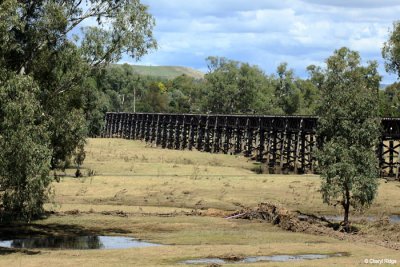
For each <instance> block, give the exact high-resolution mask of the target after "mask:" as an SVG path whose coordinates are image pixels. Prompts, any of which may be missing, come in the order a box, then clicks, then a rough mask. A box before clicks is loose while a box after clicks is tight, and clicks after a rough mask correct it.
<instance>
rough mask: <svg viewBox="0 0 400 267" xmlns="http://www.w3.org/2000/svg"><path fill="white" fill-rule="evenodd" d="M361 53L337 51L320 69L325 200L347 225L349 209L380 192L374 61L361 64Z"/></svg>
mask: <svg viewBox="0 0 400 267" xmlns="http://www.w3.org/2000/svg"><path fill="white" fill-rule="evenodd" d="M360 61H361V59H360V56H359V54H358V53H357V52H354V51H351V50H349V49H347V48H341V49H339V50H336V51H335V52H334V54H333V55H332V56H331V57H329V58H328V59H327V68H326V69H325V70H320V72H319V74H320V76H319V77H322V78H321V79H320V82H321V90H322V94H321V104H320V106H319V109H318V115H319V116H320V118H319V121H318V135H319V136H320V139H321V141H322V147H321V148H320V149H319V151H318V154H317V155H318V163H319V167H320V171H321V177H322V185H321V192H322V196H323V201H324V202H325V203H328V204H334V205H336V204H340V205H341V206H342V207H343V208H344V211H345V215H344V222H345V225H346V226H348V214H349V208H350V207H354V208H362V207H368V206H369V205H370V204H371V203H372V201H373V199H374V197H375V195H376V191H377V187H378V182H377V177H378V162H377V158H376V155H375V149H376V146H377V144H378V138H379V136H380V128H379V127H380V122H379V118H378V115H379V95H378V90H379V81H380V76H379V75H378V72H377V64H376V62H370V63H369V64H368V65H367V66H361V65H360Z"/></svg>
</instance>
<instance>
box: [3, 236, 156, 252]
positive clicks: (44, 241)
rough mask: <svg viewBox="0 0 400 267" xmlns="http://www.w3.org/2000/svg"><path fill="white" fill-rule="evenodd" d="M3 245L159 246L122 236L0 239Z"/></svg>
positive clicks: (73, 246) (42, 246) (95, 247)
mask: <svg viewBox="0 0 400 267" xmlns="http://www.w3.org/2000/svg"><path fill="white" fill-rule="evenodd" d="M0 246H1V247H10V248H56V249H122V248H138V247H151V246H159V245H158V244H153V243H147V242H143V241H139V240H135V239H133V238H131V237H120V236H57V237H43V238H27V239H14V240H5V241H0Z"/></svg>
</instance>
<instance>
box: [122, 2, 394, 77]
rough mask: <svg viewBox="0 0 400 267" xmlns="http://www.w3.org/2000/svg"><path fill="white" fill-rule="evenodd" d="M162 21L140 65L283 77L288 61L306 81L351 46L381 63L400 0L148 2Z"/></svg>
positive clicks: (384, 73) (158, 19) (157, 25)
mask: <svg viewBox="0 0 400 267" xmlns="http://www.w3.org/2000/svg"><path fill="white" fill-rule="evenodd" d="M141 2H142V3H143V4H146V5H148V6H149V12H150V13H151V14H152V15H153V16H154V18H155V20H156V26H155V28H154V36H155V38H156V39H157V41H158V44H159V48H158V49H157V50H156V51H151V52H150V53H149V54H148V55H146V56H144V57H143V58H141V59H140V61H139V62H136V61H135V60H133V59H129V58H126V57H124V58H123V60H122V61H121V63H122V62H123V63H130V64H139V65H149V66H159V65H168V66H187V67H192V68H195V69H198V70H201V71H203V72H207V62H206V60H205V59H206V58H207V57H208V56H219V57H226V58H228V59H232V60H237V61H241V62H247V63H249V64H251V65H258V66H259V67H260V68H261V69H262V70H263V71H264V72H265V73H267V74H272V73H275V72H276V68H277V66H278V65H279V64H280V63H282V62H287V63H288V66H289V67H290V68H292V69H293V70H294V72H295V74H296V75H297V76H299V77H302V78H306V77H307V72H306V67H307V66H308V65H311V64H314V65H318V66H322V67H324V66H325V64H324V62H325V60H326V59H327V58H328V57H329V56H330V55H332V54H333V52H334V50H335V49H338V48H340V47H343V46H346V47H349V48H350V49H352V50H356V51H358V52H359V53H360V55H361V57H362V60H363V62H364V63H365V62H367V61H369V60H377V61H378V63H379V72H380V74H381V75H382V76H383V81H382V83H386V84H388V83H392V82H394V81H395V80H396V76H395V75H389V74H387V73H386V72H385V68H384V61H383V59H382V56H381V49H382V46H383V43H384V42H385V41H386V40H387V39H388V36H389V31H390V29H391V28H392V25H393V22H394V21H396V20H398V19H400V17H399V15H398V14H400V0H278V1H277V0H191V1H190V0H141Z"/></svg>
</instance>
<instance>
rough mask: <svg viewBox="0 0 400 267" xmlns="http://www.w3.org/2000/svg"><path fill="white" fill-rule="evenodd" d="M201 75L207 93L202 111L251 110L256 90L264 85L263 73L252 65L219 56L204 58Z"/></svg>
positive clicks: (245, 111)
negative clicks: (205, 63) (205, 66)
mask: <svg viewBox="0 0 400 267" xmlns="http://www.w3.org/2000/svg"><path fill="white" fill-rule="evenodd" d="M207 63H208V67H209V73H207V74H206V75H205V81H206V86H207V89H208V90H207V95H206V96H205V97H204V98H205V99H204V103H203V104H204V107H203V110H204V111H206V112H213V113H223V114H233V113H251V112H254V111H255V103H256V101H257V97H258V93H259V92H260V91H261V88H262V87H264V86H265V84H266V77H265V75H264V73H263V72H262V71H261V70H260V69H259V68H258V67H256V66H250V65H249V64H247V63H241V62H237V61H234V60H229V59H226V58H220V57H208V58H207Z"/></svg>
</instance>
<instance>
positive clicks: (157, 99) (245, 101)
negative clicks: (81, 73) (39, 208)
mask: <svg viewBox="0 0 400 267" xmlns="http://www.w3.org/2000/svg"><path fill="white" fill-rule="evenodd" d="M207 63H208V68H209V71H208V73H207V74H206V75H205V76H204V79H196V78H193V77H190V76H187V75H181V76H178V77H176V78H174V79H169V80H168V79H165V78H160V77H157V76H145V75H140V74H138V73H136V72H135V70H134V68H132V67H131V66H130V65H128V64H123V65H117V66H116V65H114V66H112V67H109V68H106V69H104V70H102V71H100V72H96V73H95V74H93V75H91V76H90V78H89V79H87V81H86V87H85V90H86V99H85V105H84V106H85V107H86V108H85V114H86V119H87V121H88V123H89V135H98V134H99V133H100V131H101V128H102V126H103V123H104V122H103V118H104V114H105V112H107V111H119V112H134V111H136V112H171V113H220V114H276V115H317V107H318V101H319V99H320V94H321V90H320V89H321V88H320V86H321V84H322V83H323V79H324V74H323V71H322V70H321V68H320V67H317V66H313V65H311V66H309V67H308V68H307V71H308V74H309V75H308V78H306V79H302V78H299V77H296V76H295V74H294V72H293V70H292V69H290V68H289V67H288V65H287V64H286V63H282V64H280V65H279V66H278V67H277V70H276V73H273V74H266V73H264V72H263V71H262V70H261V69H260V68H259V67H257V66H252V65H249V64H248V63H242V62H237V61H233V60H229V59H226V58H219V57H209V58H208V59H207ZM379 97H380V113H381V116H392V117H400V84H399V83H394V84H392V85H389V86H387V87H386V88H384V89H381V90H379Z"/></svg>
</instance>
